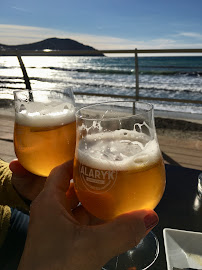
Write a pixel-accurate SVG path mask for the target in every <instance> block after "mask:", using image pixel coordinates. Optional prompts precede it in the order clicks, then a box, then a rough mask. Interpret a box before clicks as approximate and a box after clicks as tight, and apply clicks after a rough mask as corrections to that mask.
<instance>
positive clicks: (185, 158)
mask: <svg viewBox="0 0 202 270" xmlns="http://www.w3.org/2000/svg"><path fill="white" fill-rule="evenodd" d="M2 103H3V102H2ZM2 103H1V105H2ZM4 105H5V104H4ZM6 105H9V106H6V107H5V106H4V107H2V106H1V108H0V157H1V158H3V159H4V160H6V161H8V162H9V161H11V160H12V159H13V158H15V153H14V149H13V124H14V109H13V107H12V102H11V103H10V102H6ZM10 105H11V106H10ZM155 125H156V131H157V137H158V141H159V144H160V149H161V151H162V152H163V156H164V160H165V163H170V164H173V165H179V166H184V167H188V168H193V169H198V170H202V121H201V120H196V119H192V120H190V119H174V118H165V117H159V116H158V117H155Z"/></svg>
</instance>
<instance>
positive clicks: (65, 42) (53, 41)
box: [0, 38, 104, 56]
mask: <svg viewBox="0 0 202 270" xmlns="http://www.w3.org/2000/svg"><path fill="white" fill-rule="evenodd" d="M0 50H1V51H5V50H19V51H20V50H23V51H30V50H33V51H44V50H51V51H60V50H75V51H77V50H79V51H81V50H84V51H90V50H92V51H94V53H92V54H88V55H89V56H90V55H96V56H104V55H103V54H102V53H100V52H98V51H97V50H96V49H94V48H93V47H90V46H87V45H84V44H82V43H79V42H77V41H75V40H72V39H69V38H66V39H61V38H48V39H45V40H42V41H39V42H35V43H30V44H23V45H4V44H0ZM65 55H75V54H71V53H70V54H65ZM79 55H81V54H79Z"/></svg>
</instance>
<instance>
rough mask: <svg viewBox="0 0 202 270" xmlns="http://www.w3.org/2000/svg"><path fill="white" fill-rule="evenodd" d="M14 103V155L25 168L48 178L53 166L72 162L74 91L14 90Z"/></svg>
mask: <svg viewBox="0 0 202 270" xmlns="http://www.w3.org/2000/svg"><path fill="white" fill-rule="evenodd" d="M14 102H15V127H14V146H15V153H16V156H17V157H18V159H19V161H20V163H21V164H22V165H23V167H24V168H26V169H27V170H28V171H30V172H32V173H34V174H37V175H40V176H48V175H49V173H50V171H51V170H52V169H53V168H54V167H56V166H58V165H60V164H61V163H63V162H65V161H68V160H73V158H74V151H75V141H76V123H75V107H74V98H73V94H72V92H71V91H68V92H66V93H65V94H64V93H61V92H56V91H30V90H22V91H15V92H14Z"/></svg>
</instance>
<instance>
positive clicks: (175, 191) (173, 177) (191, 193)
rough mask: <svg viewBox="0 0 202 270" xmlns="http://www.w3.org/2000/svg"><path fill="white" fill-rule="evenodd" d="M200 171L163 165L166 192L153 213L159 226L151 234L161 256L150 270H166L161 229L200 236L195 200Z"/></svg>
mask: <svg viewBox="0 0 202 270" xmlns="http://www.w3.org/2000/svg"><path fill="white" fill-rule="evenodd" d="M200 172H201V171H198V170H194V169H188V168H184V167H180V166H172V165H166V189H165V193H164V195H163V198H162V199H161V201H160V203H159V205H158V206H157V207H156V209H155V211H156V212H157V213H158V215H159V224H158V225H157V226H156V227H155V228H154V230H153V232H154V233H155V234H156V236H157V237H158V239H159V244H160V253H159V256H158V258H157V260H156V262H155V263H154V264H153V265H152V266H151V267H150V268H149V269H151V270H154V269H155V270H166V269H167V264H166V256H165V248H164V240H163V229H164V228H172V229H180V230H187V231H197V232H202V199H200V197H199V196H197V195H198V194H197V185H198V175H199V173H200Z"/></svg>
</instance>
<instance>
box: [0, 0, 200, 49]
mask: <svg viewBox="0 0 202 270" xmlns="http://www.w3.org/2000/svg"><path fill="white" fill-rule="evenodd" d="M49 37H60V38H72V39H75V40H77V41H79V42H82V43H84V44H87V45H90V46H93V47H95V48H97V49H134V48H138V49H148V48H156V49H157V48H202V0H192V1H190V0H183V1H182V0H102V1H97V0H91V1H90V0H71V1H69V0H57V1H50V0H49V1H47V0H40V1H39V0H34V1H33V0H32V1H31V0H1V9H0V43H3V44H23V43H30V42H36V41H39V40H42V39H45V38H49Z"/></svg>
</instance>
